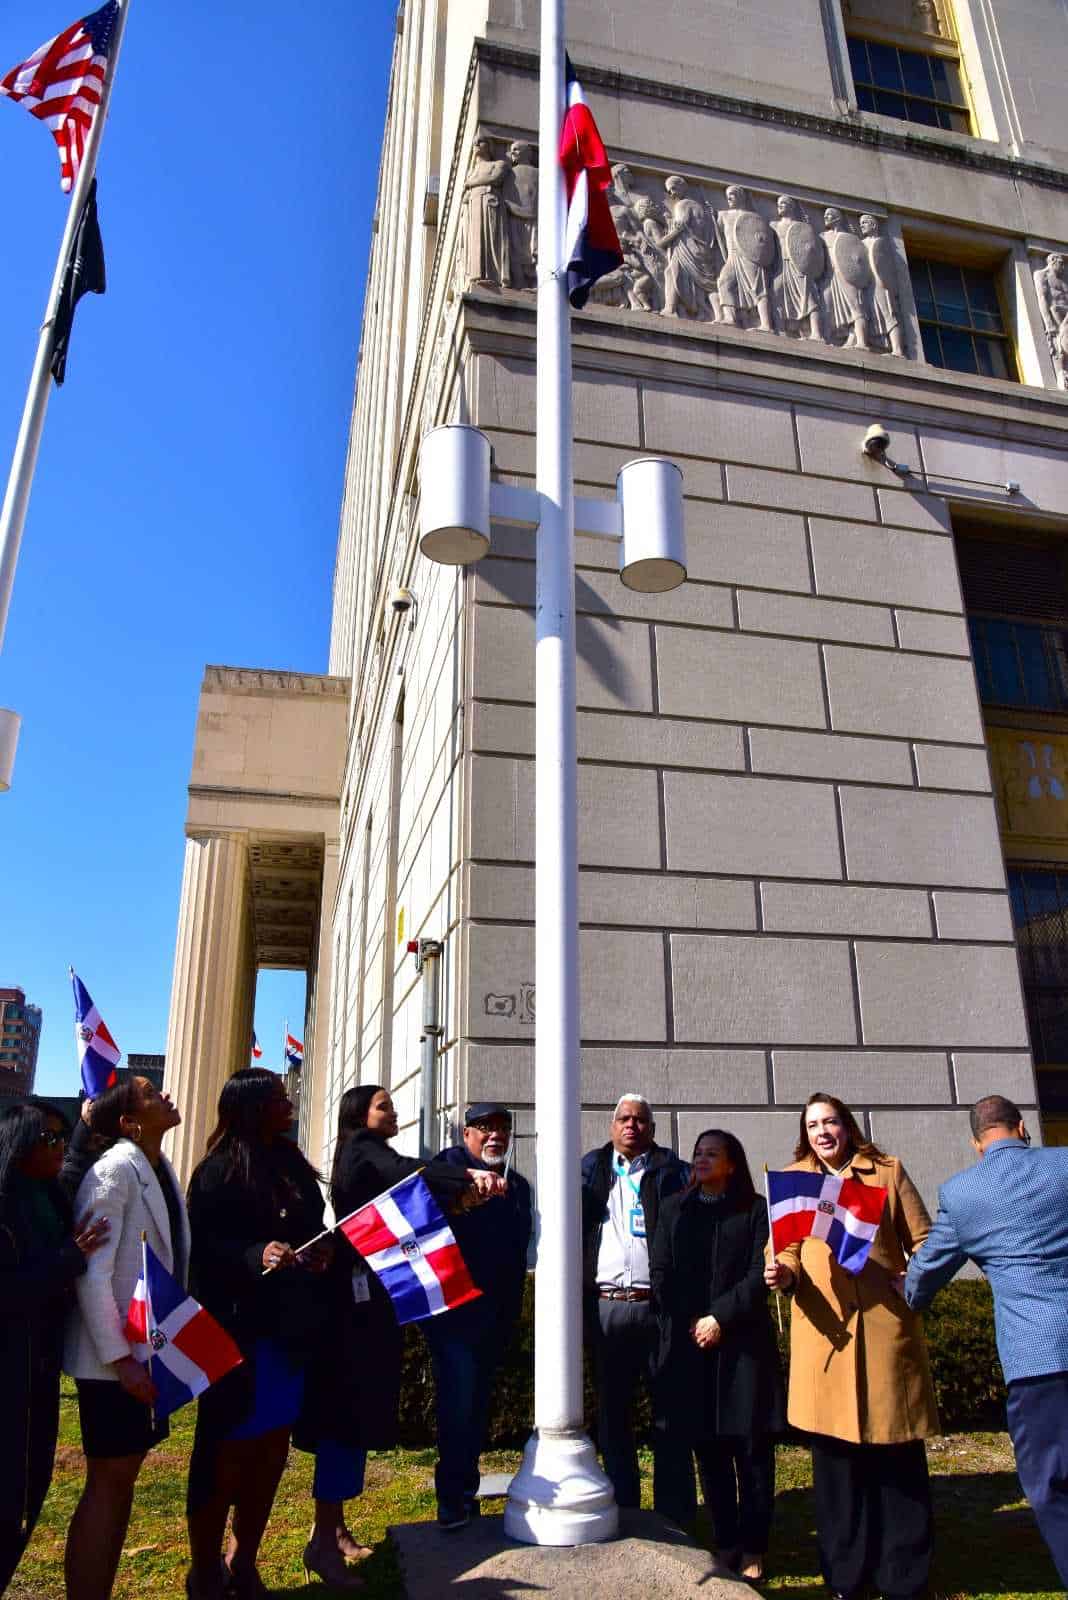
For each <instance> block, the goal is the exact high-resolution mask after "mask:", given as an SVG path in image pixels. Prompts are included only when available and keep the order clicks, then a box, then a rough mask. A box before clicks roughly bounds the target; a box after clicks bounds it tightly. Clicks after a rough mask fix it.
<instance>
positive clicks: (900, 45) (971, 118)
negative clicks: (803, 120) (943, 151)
mask: <svg viewBox="0 0 1068 1600" xmlns="http://www.w3.org/2000/svg"><path fill="white" fill-rule="evenodd" d="M846 42H847V45H848V47H849V64H850V70H851V74H852V78H853V94H854V96H855V97H856V100H857V106H858V109H859V110H860V111H869V112H874V113H876V114H877V115H880V116H888V117H891V118H893V120H894V121H898V122H905V123H908V124H910V125H911V126H915V127H922V128H934V127H937V128H942V129H943V131H948V132H954V133H964V134H967V135H968V136H969V137H972V136H973V133H974V127H975V112H974V110H973V108H972V103H971V96H970V94H969V92H968V79H967V74H966V73H965V71H964V68H963V64H962V62H961V59H960V50H959V47H956V41H955V40H954V46H955V48H952V49H949V48H947V47H946V46H945V45H943V44H940V43H939V42H938V41H936V40H919V39H910V40H909V42H908V43H907V44H906V43H904V42H903V41H901V40H899V39H896V38H887V37H884V36H883V35H882V33H876V32H869V31H868V29H867V28H864V29H863V30H862V29H860V28H857V27H856V26H854V27H852V28H850V29H848V30H847V32H846ZM854 45H859V46H862V47H864V49H865V50H867V49H868V47H869V46H875V47H876V48H882V49H885V50H892V51H894V52H895V53H896V54H897V55H898V57H899V70H901V71H902V87H901V89H900V91H898V90H894V89H888V88H886V87H881V86H880V85H878V84H877V83H876V81H875V73H874V71H871V70H869V73H868V75H867V81H864V80H861V79H859V78H858V76H857V67H856V63H855V61H854V59H853V57H854V51H853V46H854ZM902 53H904V55H905V56H916V57H918V58H920V59H921V60H924V61H928V62H934V61H939V62H944V63H945V64H946V66H947V67H951V68H952V69H953V71H954V72H955V73H956V76H957V83H958V85H959V89H960V98H959V99H957V98H955V97H953V96H952V95H947V96H946V97H941V96H939V95H938V94H937V93H931V94H923V93H920V92H919V91H918V90H914V89H910V88H909V87H908V85H907V84H906V83H905V81H904V72H903V63H901V61H900V56H901V55H902ZM868 62H869V69H870V56H869V57H868ZM933 88H934V85H933V84H932V89H933ZM880 94H889V95H893V96H894V97H895V98H897V99H899V100H901V101H902V102H904V103H905V105H906V106H907V105H909V104H912V103H914V102H915V103H918V104H921V105H925V106H930V107H931V108H932V113H933V114H934V115H935V116H936V117H938V118H941V117H943V116H947V117H954V118H960V119H961V120H962V121H963V122H964V124H965V126H963V127H959V128H958V127H955V126H953V124H952V123H951V124H950V125H949V128H948V129H947V128H946V127H945V125H944V124H943V123H942V121H941V120H938V121H934V122H924V120H923V119H922V118H921V117H913V116H907V115H906V116H902V117H898V116H896V115H895V113H894V112H892V111H885V110H883V111H880V110H879V108H878V107H877V105H876V104H875V103H874V102H875V100H876V99H877V98H878V96H879V95H880ZM862 97H865V98H867V97H870V98H871V100H872V102H873V103H872V104H871V105H868V106H866V105H862V104H861V100H862Z"/></svg>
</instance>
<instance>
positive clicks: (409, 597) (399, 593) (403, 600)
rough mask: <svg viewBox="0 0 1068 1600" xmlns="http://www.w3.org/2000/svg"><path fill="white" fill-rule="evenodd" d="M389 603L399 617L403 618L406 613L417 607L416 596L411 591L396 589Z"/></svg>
mask: <svg viewBox="0 0 1068 1600" xmlns="http://www.w3.org/2000/svg"><path fill="white" fill-rule="evenodd" d="M389 603H390V606H391V608H392V609H393V610H394V611H395V612H396V613H397V615H398V616H399V617H402V616H403V615H404V613H405V612H406V611H410V610H411V609H412V607H413V606H414V605H415V595H414V594H413V593H412V591H411V590H410V589H394V591H393V593H392V594H391V595H390V597H389Z"/></svg>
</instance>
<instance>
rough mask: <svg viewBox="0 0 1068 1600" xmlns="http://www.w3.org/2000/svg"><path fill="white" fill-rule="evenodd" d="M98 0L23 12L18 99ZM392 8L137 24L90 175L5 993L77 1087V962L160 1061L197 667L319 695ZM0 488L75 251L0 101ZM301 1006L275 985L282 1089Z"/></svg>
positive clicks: (17, 43)
mask: <svg viewBox="0 0 1068 1600" xmlns="http://www.w3.org/2000/svg"><path fill="white" fill-rule="evenodd" d="M77 7H78V0H4V4H3V6H2V7H0V75H2V73H3V72H6V71H7V69H8V68H9V67H11V66H14V65H15V64H16V63H17V62H19V61H21V60H23V59H24V58H25V57H26V56H27V55H29V54H30V52H31V51H32V50H33V49H34V48H36V46H37V45H39V44H42V43H43V42H44V41H45V40H46V39H47V38H50V37H51V36H52V35H53V34H55V33H57V32H59V31H60V29H61V28H63V27H65V26H67V25H68V24H69V23H71V22H73V21H75V20H76V18H77V16H78V14H79V12H78V9H77ZM393 34H394V27H393V6H392V5H391V4H389V3H388V0H384V3H379V0H314V4H312V5H310V6H309V7H307V8H306V10H305V11H304V12H300V11H294V10H293V9H292V8H290V7H288V6H287V7H285V8H283V7H282V6H281V5H278V6H272V5H271V4H267V5H266V6H265V5H263V4H262V0H261V3H259V4H255V5H254V4H252V3H251V0H214V3H210V4H209V3H208V0H187V3H186V4H183V5H180V6H177V5H163V6H161V5H159V4H156V3H153V0H131V9H130V16H129V25H128V28H127V32H126V39H125V43H124V45H123V51H122V58H121V63H120V66H119V71H118V77H117V82H116V89H115V95H114V99H113V101H112V108H111V114H110V117H109V120H108V126H107V131H106V133H105V136H104V142H103V147H102V151H101V158H100V166H99V209H100V221H101V229H102V232H103V238H104V250H105V256H106V260H107V270H108V292H107V294H106V295H105V296H104V297H102V298H96V297H92V296H90V297H87V298H86V299H84V300H83V301H82V303H81V305H80V307H79V309H78V314H77V317H76V319H75V326H74V334H73V338H72V341H71V351H70V358H69V362H68V367H67V381H66V383H65V385H64V387H63V388H62V389H61V390H53V393H52V397H51V400H50V403H49V413H48V420H47V423H46V426H45V434H44V441H43V445H42V449H41V454H40V459H39V463H38V470H37V477H36V481H35V485H34V491H33V498H32V501H31V504H30V512H29V517H28V520H27V525H26V531H25V535H24V539H23V546H22V554H21V557H20V561H19V569H18V573H17V576H16V580H15V590H14V599H13V602H12V608H11V616H10V620H9V624H8V630H7V637H6V640H5V643H4V648H3V652H2V654H0V705H6V706H11V707H13V708H14V709H15V710H17V711H18V712H19V713H20V714H21V716H22V719H23V730H22V740H21V743H20V746H19V753H18V760H17V764H16V769H15V782H14V786H13V788H12V790H11V792H10V793H8V794H6V795H0V984H2V983H17V984H19V985H21V986H22V987H23V988H24V989H25V990H26V993H27V996H28V998H29V999H31V1000H32V1001H34V1002H35V1003H36V1004H38V1005H40V1006H42V1007H43V1008H44V1032H43V1037H42V1043H41V1054H40V1061H39V1066H38V1077H37V1084H38V1088H39V1090H40V1091H41V1092H43V1093H49V1092H52V1093H73V1092H74V1091H75V1088H76V1083H77V1070H76V1063H75V1056H74V1044H73V1034H72V1009H71V997H70V987H69V983H68V980H67V966H68V964H70V963H73V965H74V966H75V968H76V969H77V970H78V972H79V973H80V974H81V976H82V978H83V979H84V981H85V982H86V984H87V985H88V987H89V989H90V992H91V993H92V995H93V997H94V999H95V1000H96V1001H97V1004H98V1005H99V1007H100V1009H101V1011H102V1013H103V1015H104V1018H105V1020H106V1022H107V1024H108V1026H109V1027H110V1028H111V1030H112V1032H113V1033H114V1035H115V1037H116V1039H117V1040H118V1043H119V1045H120V1047H121V1048H122V1049H123V1051H124V1052H125V1051H162V1050H163V1048H164V1045H165V1042H166V1030H167V1010H168V1005H169V999H170V980H171V965H172V960H173V955H174V936H175V929H176V922H177V912H178V894H179V887H180V880H181V865H182V850H183V835H182V823H183V819H184V815H185V804H186V797H185V786H186V783H187V781H188V777H189V762H190V756H191V751H192V738H193V727H194V719H195V713H196V703H197V694H198V691H199V686H200V679H201V674H202V670H203V667H204V664H205V663H206V662H221V663H224V664H227V665H235V666H244V665H249V666H265V667H285V668H292V669H294V670H300V671H308V672H322V671H325V669H326V664H327V648H328V638H329V624H330V584H331V573H332V568H333V558H334V544H335V538H336V531H337V518H338V507H339V498H340V492H341V481H342V468H343V464H344V452H345V442H346V432H347V426H348V416H349V410H350V406H351V399H352V382H353V373H354V366H355V355H356V348H357V344H358V342H359V319H360V312H361V308H362V301H363V284H364V272H365V268H366V262H367V252H368V244H369V240H370V223H371V216H372V213H373V210H374V190H375V182H376V177H377V166H378V153H379V144H380V139H381V132H382V121H383V114H384V107H385V97H386V90H387V87H388V73H389V61H390V52H391V49H392V42H393ZM0 174H2V176H0V193H2V197H3V211H4V216H5V219H6V226H5V229H4V232H5V243H4V250H3V255H2V259H0V471H2V473H3V475H4V477H5V478H6V474H7V470H8V466H9V464H10V458H11V450H12V447H13V445H14V441H15V434H16V431H17V428H18V421H19V417H20V414H21V410H22V404H23V400H24V398H25V392H26V383H27V379H28V377H29V372H30V367H31V364H32V361H33V355H34V349H35V342H36V332H37V328H38V326H39V324H40V320H41V316H42V314H43V310H44V302H45V298H46V296H47V291H48V285H49V282H50V279H51V273H52V270H53V267H54V264H55V258H56V253H57V250H58V245H59V237H60V233H61V231H62V227H63V219H64V211H65V205H66V200H65V198H64V196H63V195H62V193H61V191H60V187H59V161H58V157H57V155H56V152H55V147H54V145H53V142H52V139H51V135H50V134H49V132H48V130H47V129H46V128H44V127H43V126H42V125H41V124H40V123H38V122H37V121H36V120H35V119H34V118H32V117H30V116H29V115H27V113H26V112H25V111H24V110H23V109H22V108H21V107H19V106H16V105H14V104H12V103H10V102H8V101H4V100H0ZM287 1014H288V1016H289V1018H290V1023H291V1026H293V1027H294V1031H297V1029H296V1027H295V1026H294V1025H295V1024H297V1023H298V1022H299V1021H300V1019H302V1016H303V980H302V979H300V980H298V979H296V978H295V977H291V976H288V975H276V974H265V975H264V976H263V977H262V978H261V982H260V986H259V990H258V995H257V1008H256V1027H257V1032H258V1033H259V1035H260V1039H261V1042H262V1043H264V1044H265V1046H266V1047H267V1053H266V1054H265V1058H264V1061H265V1064H269V1065H277V1064H278V1062H277V1059H275V1058H277V1056H278V1053H279V1051H278V1043H277V1041H278V1039H279V1035H280V1030H281V1026H282V1019H283V1017H284V1016H285V1015H287Z"/></svg>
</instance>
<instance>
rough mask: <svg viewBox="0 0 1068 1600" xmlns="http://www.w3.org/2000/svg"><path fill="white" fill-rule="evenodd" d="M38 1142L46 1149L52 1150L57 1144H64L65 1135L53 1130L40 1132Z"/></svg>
mask: <svg viewBox="0 0 1068 1600" xmlns="http://www.w3.org/2000/svg"><path fill="white" fill-rule="evenodd" d="M38 1142H39V1143H40V1144H43V1145H44V1147H45V1149H46V1150H54V1149H55V1148H56V1146H57V1145H61V1144H66V1142H67V1135H66V1134H65V1133H53V1132H48V1133H42V1135H41V1137H40V1140H39V1141H38Z"/></svg>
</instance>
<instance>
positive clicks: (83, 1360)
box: [63, 1078, 189, 1600]
mask: <svg viewBox="0 0 1068 1600" xmlns="http://www.w3.org/2000/svg"><path fill="white" fill-rule="evenodd" d="M180 1121H181V1116H180V1114H179V1112H178V1111H176V1110H175V1108H174V1106H172V1105H171V1102H170V1100H169V1098H168V1097H167V1096H166V1095H163V1094H160V1092H159V1090H158V1089H157V1088H156V1087H155V1086H154V1084H152V1083H150V1082H149V1080H148V1079H147V1078H130V1079H129V1080H128V1081H127V1082H126V1083H122V1084H118V1085H116V1087H115V1088H113V1089H107V1090H105V1092H104V1093H103V1094H102V1095H100V1097H99V1098H98V1099H97V1100H96V1101H94V1103H93V1108H92V1113H91V1126H92V1131H93V1134H94V1135H95V1136H96V1138H97V1139H98V1140H103V1141H105V1142H106V1143H107V1144H108V1148H106V1149H105V1151H104V1153H103V1154H102V1155H100V1156H98V1157H97V1159H96V1161H95V1162H94V1164H93V1165H92V1166H91V1167H90V1168H89V1170H88V1172H87V1173H86V1174H85V1177H84V1178H83V1179H82V1181H81V1184H80V1186H79V1189H78V1195H77V1200H76V1210H77V1212H78V1214H79V1215H81V1213H82V1211H84V1209H85V1207H86V1206H89V1207H91V1209H92V1212H93V1215H94V1216H97V1217H106V1218H107V1220H108V1221H109V1223H110V1225H111V1227H110V1233H109V1236H108V1240H107V1243H106V1244H105V1245H104V1246H103V1248H102V1249H100V1250H98V1251H97V1252H96V1254H95V1255H93V1256H92V1257H90V1259H89V1263H88V1267H87V1270H86V1272H85V1274H84V1276H83V1277H81V1278H79V1280H78V1284H77V1295H78V1305H77V1309H76V1310H75V1311H74V1312H73V1313H72V1315H71V1319H70V1322H69V1324H68V1327H67V1338H66V1346H65V1349H64V1356H63V1367H64V1370H65V1371H66V1372H67V1373H69V1375H70V1376H71V1377H72V1378H73V1379H74V1381H75V1384H76V1386H77V1390H78V1412H79V1418H80V1421H81V1429H82V1448H83V1450H84V1451H85V1456H86V1478H85V1488H84V1489H83V1491H82V1497H81V1499H80V1500H79V1502H78V1506H77V1509H76V1510H75V1513H74V1517H73V1519H72V1521H71V1525H70V1530H69V1532H68V1534H67V1553H66V1581H67V1596H68V1600H108V1597H109V1596H110V1594H111V1591H112V1587H113V1585H114V1582H115V1573H116V1570H117V1568H118V1565H119V1557H120V1555H121V1554H122V1546H123V1541H124V1539H125V1537H126V1529H127V1527H128V1525H129V1521H130V1510H131V1507H132V1505H133V1490H134V1484H135V1483H136V1481H137V1474H138V1473H139V1471H140V1470H141V1463H142V1461H143V1460H144V1458H145V1455H146V1453H147V1451H148V1450H149V1449H150V1448H151V1447H152V1446H153V1445H154V1444H158V1443H159V1442H160V1440H161V1439H165V1438H166V1437H167V1434H168V1431H169V1429H168V1426H167V1423H166V1421H165V1420H164V1421H163V1422H160V1423H157V1424H155V1425H154V1419H153V1414H152V1401H153V1400H154V1399H155V1395H156V1390H155V1385H154V1384H153V1383H152V1381H151V1379H150V1378H149V1376H148V1373H147V1372H146V1370H145V1368H144V1366H143V1365H142V1364H141V1362H139V1361H138V1360H136V1358H135V1357H134V1355H133V1353H132V1351H131V1348H130V1343H129V1341H128V1339H127V1338H126V1335H125V1333H124V1332H123V1328H124V1326H125V1323H126V1312H127V1308H128V1307H129V1304H130V1297H131V1295H132V1294H133V1292H134V1289H135V1287H136V1285H137V1280H138V1277H139V1276H140V1273H141V1233H142V1231H143V1232H144V1233H145V1234H146V1236H147V1239H148V1243H149V1244H150V1246H151V1247H152V1249H153V1251H154V1252H155V1254H156V1255H157V1256H158V1258H159V1260H160V1261H161V1262H162V1264H163V1265H164V1266H165V1267H166V1268H167V1271H168V1272H170V1273H171V1274H172V1275H173V1276H174V1277H176V1278H177V1279H178V1280H179V1281H180V1282H182V1283H184V1282H185V1277H186V1270H187V1267H188V1263H189V1223H188V1219H187V1217H186V1210H185V1201H184V1199H183V1197H182V1191H181V1188H180V1186H179V1183H178V1178H177V1175H176V1174H175V1171H174V1168H173V1167H172V1166H171V1164H170V1162H169V1161H168V1160H167V1158H166V1156H164V1155H163V1153H162V1151H161V1148H160V1146H161V1143H162V1140H163V1136H164V1134H165V1133H167V1131H168V1130H169V1129H171V1128H174V1127H176V1126H177V1124H178V1123H179V1122H180Z"/></svg>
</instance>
